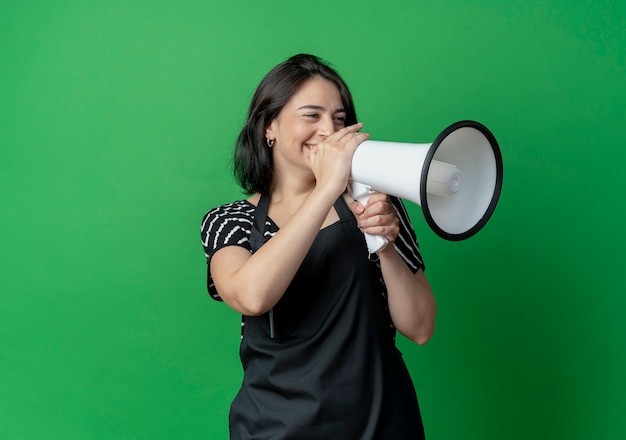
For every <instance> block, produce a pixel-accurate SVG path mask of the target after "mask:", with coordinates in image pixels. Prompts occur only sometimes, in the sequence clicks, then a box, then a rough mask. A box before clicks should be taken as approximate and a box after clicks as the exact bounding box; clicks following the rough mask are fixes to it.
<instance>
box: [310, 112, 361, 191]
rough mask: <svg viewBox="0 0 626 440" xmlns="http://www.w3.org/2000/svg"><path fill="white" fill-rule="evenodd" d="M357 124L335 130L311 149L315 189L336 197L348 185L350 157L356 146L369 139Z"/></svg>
mask: <svg viewBox="0 0 626 440" xmlns="http://www.w3.org/2000/svg"><path fill="white" fill-rule="evenodd" d="M361 128H363V124H362V123H360V122H359V123H357V124H354V125H350V126H348V127H344V128H342V129H340V130H337V131H336V132H334V133H333V134H331V135H330V136H328V137H327V138H326V139H325V140H324V141H323V142H320V143H319V144H318V145H316V146H315V147H314V148H312V149H311V154H310V160H311V170H312V171H313V175H314V176H315V179H316V187H318V188H320V189H328V190H329V191H332V192H333V193H335V195H336V196H337V197H338V196H339V195H340V194H342V193H343V192H344V191H345V189H346V186H347V185H348V179H349V177H350V171H351V166H352V156H353V155H354V152H355V151H356V149H357V148H358V146H359V145H360V144H361V143H362V142H364V141H366V140H367V139H369V133H363V132H360V131H359V130H360V129H361Z"/></svg>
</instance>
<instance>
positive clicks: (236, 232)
mask: <svg viewBox="0 0 626 440" xmlns="http://www.w3.org/2000/svg"><path fill="white" fill-rule="evenodd" d="M253 216H254V206H253V205H251V204H250V203H248V202H246V201H238V202H233V203H230V204H227V205H222V206H218V207H217V208H213V209H212V210H210V211H209V212H207V213H206V214H205V215H204V217H203V218H202V225H201V226H200V238H201V240H202V247H203V248H204V255H205V257H206V262H207V289H208V291H209V294H210V295H211V297H212V298H213V299H215V300H218V301H220V300H221V298H220V296H219V293H217V290H216V289H215V285H214V284H213V279H212V277H211V273H210V271H209V268H210V263H211V258H212V257H213V255H214V254H215V252H217V251H218V250H220V249H222V248H224V247H226V246H240V247H242V248H245V249H247V250H250V231H251V228H252V221H253V220H252V219H253Z"/></svg>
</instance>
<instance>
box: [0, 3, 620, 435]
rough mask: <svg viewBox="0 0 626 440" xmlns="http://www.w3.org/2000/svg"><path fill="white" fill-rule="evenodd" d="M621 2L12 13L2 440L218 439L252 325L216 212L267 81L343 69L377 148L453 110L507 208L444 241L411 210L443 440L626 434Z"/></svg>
mask: <svg viewBox="0 0 626 440" xmlns="http://www.w3.org/2000/svg"><path fill="white" fill-rule="evenodd" d="M625 29H626V3H625V2H623V1H621V0H619V1H618V0H615V1H609V0H593V1H567V0H548V1H545V0H543V1H539V0H530V1H529V0H511V1H501V0H473V1H471V2H469V1H460V0H456V1H455V0H443V1H437V2H435V1H425V0H420V1H415V0H387V1H384V2H383V1H378V0H369V1H358V2H357V1H346V2H337V1H334V0H320V1H317V2H312V3H309V2H305V3H300V2H293V1H284V2H272V1H265V2H257V1H249V2H242V1H231V2H223V1H219V2H218V1H193V0H179V1H176V2H167V1H155V0H151V1H146V0H141V1H128V0H126V1H121V0H110V1H106V2H105V1H102V2H101V1H78V0H75V1H58V2H47V1H23V2H17V1H13V2H10V1H8V0H2V1H1V2H0V103H1V113H0V143H1V145H0V173H1V174H0V176H1V186H0V188H1V189H0V219H1V220H0V221H1V229H0V230H1V234H2V235H1V246H0V259H1V260H0V280H1V284H0V286H1V287H0V289H1V295H0V332H1V333H0V438H2V439H155V438H156V439H174V438H184V439H191V438H207V439H221V438H226V436H227V413H228V406H229V403H230V401H231V399H232V398H233V396H234V393H235V392H236V390H237V389H238V386H239V383H240V379H241V369H240V365H239V359H238V344H239V317H238V315H237V314H236V313H234V312H232V311H230V310H229V309H227V307H226V306H225V305H223V304H218V303H215V302H213V301H212V300H211V299H210V298H209V297H208V295H207V293H206V291H205V278H204V277H205V262H204V255H203V251H202V248H201V245H200V240H199V227H200V220H201V218H202V215H203V214H204V212H205V211H206V210H208V209H209V208H211V207H213V206H215V205H218V204H221V203H226V202H229V201H232V200H234V199H238V198H241V197H242V195H241V193H240V191H239V189H238V188H237V186H236V185H235V184H234V181H233V179H232V177H231V174H230V169H229V160H230V151H231V147H232V144H233V141H234V139H235V136H236V135H237V133H238V130H239V128H240V126H241V124H242V122H243V119H244V114H245V111H246V109H247V105H248V102H249V99H250V97H251V94H252V92H253V90H254V88H255V87H256V85H257V84H258V82H259V81H260V79H261V78H262V76H263V75H264V74H265V73H266V72H267V71H268V70H269V69H270V68H271V67H272V66H274V65H275V64H277V63H278V62H280V61H282V60H284V59H285V58H287V57H288V56H290V55H292V54H294V53H297V52H311V53H315V54H318V55H320V56H322V57H323V58H325V59H327V60H329V61H330V62H331V63H332V64H333V65H334V66H335V67H336V68H337V69H338V70H339V72H340V73H341V74H342V75H343V76H344V77H345V79H346V80H347V82H348V83H349V84H350V86H351V88H352V91H353V94H354V96H355V100H356V104H357V111H358V113H359V118H360V120H362V121H363V122H364V123H365V129H366V130H367V131H369V132H370V133H372V138H373V139H379V140H394V141H408V142H431V141H432V140H433V139H434V138H435V137H436V135H437V134H438V133H439V132H440V131H441V130H443V129H444V128H445V127H446V126H447V125H449V124H451V123H453V122H455V121H457V120H461V119H474V120H477V121H479V122H482V123H483V124H485V125H486V126H487V127H489V128H490V129H491V131H492V132H493V133H494V134H495V136H496V138H497V139H498V141H499V143H500V146H501V149H502V154H503V159H504V166H505V178H504V187H503V192H502V197H501V200H500V203H499V205H498V208H497V210H496V212H495V214H494V216H493V217H492V219H491V221H490V222H489V223H488V224H487V226H486V227H485V228H484V229H483V230H482V231H481V232H480V233H479V234H478V235H476V236H474V237H472V238H470V239H469V240H466V241H462V242H456V243H454V242H447V241H445V240H442V239H440V238H439V237H437V236H436V235H435V234H434V233H433V232H432V231H431V230H430V229H429V228H428V227H427V225H426V224H425V221H424V219H423V217H422V215H421V212H420V209H419V207H417V206H416V205H412V204H409V207H410V212H411V216H412V219H413V220H414V223H415V227H416V229H417V231H418V236H419V239H420V245H421V248H422V252H423V254H424V256H425V259H426V262H427V266H428V268H427V275H428V277H429V279H430V281H431V283H432V285H433V287H434V289H435V292H436V296H437V298H438V305H439V310H438V322H437V331H436V334H435V336H434V337H433V339H432V340H431V341H430V342H429V344H428V345H426V346H424V347H419V346H416V345H411V344H409V343H408V342H407V341H406V340H404V339H401V340H400V345H401V348H402V350H403V352H404V354H405V358H406V360H407V363H408V365H409V368H410V371H411V374H412V376H413V378H414V382H415V384H416V388H417V391H418V394H419V398H420V402H421V406H422V412H423V417H424V421H425V425H426V430H427V434H428V437H429V439H431V440H445V439H451V440H456V439H480V440H486V439H494V440H496V439H498V440H499V439H568V440H569V439H623V438H626V423H625V422H624V413H625V412H626V404H625V402H624V400H625V397H624V396H625V395H626V320H625V319H624V314H625V311H626V300H625V299H624V297H625V293H626V282H625V281H624V273H625V272H624V271H625V269H624V266H625V263H626V253H625V245H626V233H625V228H624V225H625V223H626V214H625V210H624V207H623V204H624V200H625V194H624V193H625V192H626V191H625V190H626V181H625V180H626V179H625V174H626V172H625V171H624V166H625V163H626V153H625V151H626V148H625V147H626V145H625V142H624V132H625V131H624V121H626V104H625V102H626V73H625V68H626V66H625V60H626V49H625V48H626V31H625Z"/></svg>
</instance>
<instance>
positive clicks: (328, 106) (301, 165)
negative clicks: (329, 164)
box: [265, 77, 346, 173]
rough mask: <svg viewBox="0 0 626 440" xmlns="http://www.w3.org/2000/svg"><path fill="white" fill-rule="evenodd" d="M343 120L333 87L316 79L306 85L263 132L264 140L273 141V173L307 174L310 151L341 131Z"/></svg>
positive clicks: (338, 100) (335, 88) (337, 93)
mask: <svg viewBox="0 0 626 440" xmlns="http://www.w3.org/2000/svg"><path fill="white" fill-rule="evenodd" d="M345 118H346V112H345V110H344V108H343V104H342V102H341V95H340V94H339V90H338V89H337V86H335V84H333V83H332V82H330V81H328V80H326V79H323V78H320V77H314V78H311V79H310V80H308V81H306V82H305V83H304V84H303V85H302V86H301V87H300V88H299V89H298V91H297V92H296V93H295V94H294V95H293V96H292V97H291V99H290V100H289V101H287V103H286V104H285V106H284V107H283V109H282V110H281V111H280V113H279V114H278V116H277V117H276V118H275V119H274V120H272V122H271V123H270V125H269V126H268V128H267V129H266V131H265V137H266V138H268V139H273V140H274V141H275V143H274V146H273V147H272V150H273V152H272V154H273V161H274V172H275V173H276V172H283V170H285V171H286V170H290V169H294V168H295V169H302V170H308V171H310V169H311V167H310V160H309V154H310V151H311V148H313V147H315V146H316V145H317V144H319V143H320V142H322V141H323V140H324V139H326V137H328V136H329V135H331V134H332V133H334V132H335V131H337V130H339V129H341V128H343V127H344V126H345Z"/></svg>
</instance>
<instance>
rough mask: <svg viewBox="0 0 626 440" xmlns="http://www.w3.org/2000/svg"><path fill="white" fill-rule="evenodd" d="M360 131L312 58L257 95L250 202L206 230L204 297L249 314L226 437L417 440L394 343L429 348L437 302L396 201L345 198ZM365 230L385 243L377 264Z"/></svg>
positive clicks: (243, 170)
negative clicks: (400, 340)
mask: <svg viewBox="0 0 626 440" xmlns="http://www.w3.org/2000/svg"><path fill="white" fill-rule="evenodd" d="M362 127H363V125H362V124H361V123H357V119H356V112H355V108H354V104H353V101H352V97H351V94H350V92H349V90H348V87H347V86H346V84H345V83H344V81H343V80H342V79H341V77H340V76H339V75H338V74H337V72H336V71H335V70H333V69H332V68H331V67H329V66H328V65H327V64H325V63H323V62H322V61H321V60H320V59H319V58H317V57H315V56H312V55H305V54H300V55H295V56H293V57H291V58H290V59H288V60H287V61H285V62H283V63H281V64H279V65H277V66H276V67H275V68H274V69H272V70H271V71H270V72H269V73H268V74H267V75H266V76H265V78H264V79H263V80H262V81H261V83H260V85H259V86H258V88H257V90H256V93H255V94H254V97H253V99H252V102H251V105H250V109H249V113H248V119H247V121H246V123H245V126H244V127H243V129H242V131H241V134H240V135H239V138H238V141H237V143H236V146H235V156H234V159H235V161H234V166H235V176H236V177H237V179H238V181H239V183H240V185H241V186H242V188H243V189H244V190H245V191H246V193H247V194H248V195H249V196H250V197H249V198H248V199H247V200H240V201H236V202H233V203H229V204H226V205H223V206H219V207H217V208H214V209H212V210H211V211H209V212H208V213H207V214H206V215H205V217H204V219H203V221H202V227H201V237H202V243H203V246H204V249H205V253H206V257H207V264H208V288H209V292H210V294H211V295H212V297H213V298H215V299H217V300H222V301H224V302H225V303H226V304H228V305H229V306H230V307H232V308H233V309H234V310H236V311H237V312H239V313H241V314H242V316H243V320H242V339H241V347H240V356H241V362H242V365H243V369H244V378H243V383H242V386H241V389H240V391H239V393H238V394H237V396H236V398H235V399H234V401H233V403H232V406H231V410H230V416H229V427H230V435H231V438H232V439H299V440H304V439H315V440H320V439H331V438H332V439H355V440H357V439H358V440H364V439H394V440H401V439H411V440H415V439H421V438H424V429H423V426H422V421H421V416H420V411H419V407H418V402H417V397H416V394H415V390H414V387H413V384H412V382H411V378H410V376H409V373H408V371H407V369H406V366H405V364H404V361H403V359H402V355H401V353H400V352H399V351H398V350H397V349H396V346H395V334H396V331H399V332H400V333H402V334H403V335H405V336H406V337H408V338H410V339H411V340H413V341H415V342H416V343H418V344H425V343H426V342H427V341H428V340H429V338H430V337H431V335H432V334H433V331H434V321H435V308H436V306H435V299H434V296H433V293H432V290H431V288H430V285H429V283H428V281H427V280H426V278H425V276H424V265H423V263H422V258H421V255H420V253H419V249H418V247H417V241H416V238H415V233H414V231H413V228H412V226H411V224H410V221H409V218H408V216H407V213H406V211H405V208H404V206H403V204H402V202H401V201H400V200H398V199H397V198H395V197H389V196H388V195H385V194H375V195H373V196H372V197H371V198H370V199H369V201H368V202H367V206H363V205H361V204H360V203H358V202H356V201H354V200H352V199H351V198H350V197H349V195H348V194H347V193H346V187H347V185H348V179H349V176H350V166H351V159H352V155H353V153H354V151H355V150H356V149H357V148H358V146H359V144H360V143H362V142H363V141H365V140H367V139H368V137H369V135H368V134H367V133H364V132H361V128H362ZM363 233H369V234H376V235H384V236H385V237H386V238H387V240H388V241H389V243H390V244H389V245H388V246H387V247H386V248H384V249H383V250H381V251H380V252H379V253H378V255H377V258H375V259H374V258H371V256H369V255H368V251H367V247H366V243H365V238H364V235H363ZM373 260H375V261H373Z"/></svg>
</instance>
